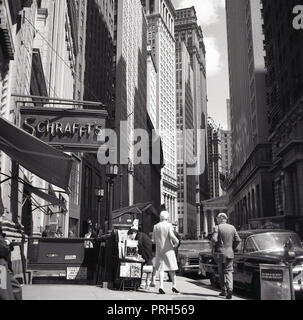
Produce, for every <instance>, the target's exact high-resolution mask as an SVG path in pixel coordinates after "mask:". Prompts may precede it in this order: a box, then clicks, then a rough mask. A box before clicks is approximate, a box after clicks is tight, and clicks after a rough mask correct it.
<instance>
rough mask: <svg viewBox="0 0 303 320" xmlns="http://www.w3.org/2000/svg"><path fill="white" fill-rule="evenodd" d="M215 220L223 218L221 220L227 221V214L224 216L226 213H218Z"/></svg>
mask: <svg viewBox="0 0 303 320" xmlns="http://www.w3.org/2000/svg"><path fill="white" fill-rule="evenodd" d="M217 218H223V219H226V220H228V217H227V214H226V213H224V212H222V213H219V214H218V216H217Z"/></svg>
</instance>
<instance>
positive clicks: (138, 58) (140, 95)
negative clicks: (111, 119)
mask: <svg viewBox="0 0 303 320" xmlns="http://www.w3.org/2000/svg"><path fill="white" fill-rule="evenodd" d="M115 24H116V27H115V29H116V30H115V43H116V107H115V128H116V131H117V134H118V137H120V138H119V139H118V157H119V158H121V156H122V154H123V158H124V162H127V161H128V165H127V163H126V164H125V163H124V165H123V166H120V170H121V171H120V173H121V176H120V181H119V182H118V183H117V184H116V186H115V188H116V189H115V190H116V192H115V194H116V195H118V197H117V196H116V197H115V199H114V202H115V208H119V207H126V206H129V205H133V204H134V202H142V201H144V200H146V199H147V198H148V192H147V189H146V186H147V182H146V179H147V175H146V170H147V168H146V166H144V165H140V164H137V163H134V161H135V159H134V158H135V152H136V154H137V151H136V148H135V146H134V142H135V141H137V137H135V131H134V130H135V129H146V128H147V106H146V105H147V97H146V90H147V84H146V82H147V79H146V77H147V21H146V19H145V15H144V10H143V7H142V4H141V1H140V0H134V1H129V0H118V1H115ZM121 122H124V125H122V123H121ZM122 126H123V127H124V128H125V130H124V131H123V133H122V134H120V133H121V130H122V129H123V128H122ZM143 152H144V151H143Z"/></svg>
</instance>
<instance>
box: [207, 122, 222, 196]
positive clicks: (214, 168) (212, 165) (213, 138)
mask: <svg viewBox="0 0 303 320" xmlns="http://www.w3.org/2000/svg"><path fill="white" fill-rule="evenodd" d="M207 136H208V182H209V196H210V199H214V198H218V197H220V196H222V195H223V190H222V187H221V183H220V174H221V172H222V171H221V170H222V150H221V147H222V142H221V130H220V128H219V127H218V126H217V125H216V124H215V123H214V121H213V120H212V119H209V121H208V134H207Z"/></svg>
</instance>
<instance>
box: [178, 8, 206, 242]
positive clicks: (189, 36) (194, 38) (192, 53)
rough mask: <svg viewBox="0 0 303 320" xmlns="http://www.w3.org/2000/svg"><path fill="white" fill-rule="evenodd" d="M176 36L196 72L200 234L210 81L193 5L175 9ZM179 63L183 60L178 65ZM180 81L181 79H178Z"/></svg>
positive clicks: (194, 78) (195, 113) (196, 191)
mask: <svg viewBox="0 0 303 320" xmlns="http://www.w3.org/2000/svg"><path fill="white" fill-rule="evenodd" d="M175 39H176V42H177V43H181V42H183V43H184V44H185V46H186V48H187V51H188V53H189V57H190V65H191V68H192V72H193V92H192V97H193V117H194V123H193V127H192V129H194V130H195V138H194V141H193V148H194V149H193V150H194V155H195V157H197V163H196V169H197V174H196V177H195V185H196V186H195V190H194V192H195V194H196V199H195V202H196V217H195V223H196V226H197V235H198V236H199V235H200V233H201V212H200V209H201V207H200V203H201V201H203V200H205V199H208V174H207V162H208V157H207V83H206V51H205V45H204V39H203V32H202V29H201V27H200V26H199V25H198V19H197V13H196V10H195V8H194V7H190V8H184V9H178V10H176V21H175ZM178 64H179V65H180V61H179V62H177V65H178ZM177 84H178V80H177ZM199 129H200V130H204V133H205V135H204V139H203V141H202V140H201V138H200V137H198V135H197V132H198V131H197V130H199Z"/></svg>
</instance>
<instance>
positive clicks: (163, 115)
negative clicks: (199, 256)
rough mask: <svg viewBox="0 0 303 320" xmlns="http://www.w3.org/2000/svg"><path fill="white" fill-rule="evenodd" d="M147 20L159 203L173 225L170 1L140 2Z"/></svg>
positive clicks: (173, 76)
mask: <svg viewBox="0 0 303 320" xmlns="http://www.w3.org/2000/svg"><path fill="white" fill-rule="evenodd" d="M142 4H143V6H144V8H145V13H146V15H147V21H148V44H149V45H150V46H151V51H152V55H153V58H154V60H155V63H156V67H157V70H158V73H157V106H158V109H157V126H156V129H157V130H158V131H159V134H160V136H161V139H162V144H163V152H164V162H165V167H164V169H163V172H162V188H161V189H162V192H161V193H162V202H163V203H164V204H165V206H166V209H167V210H168V211H169V213H170V220H171V222H177V221H178V217H177V146H176V143H177V142H176V101H175V100H176V98H175V95H176V74H175V55H176V53H175V38H174V26H175V15H176V13H175V9H174V7H173V5H172V2H171V0H145V1H142Z"/></svg>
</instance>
